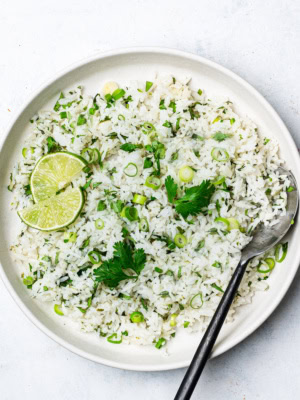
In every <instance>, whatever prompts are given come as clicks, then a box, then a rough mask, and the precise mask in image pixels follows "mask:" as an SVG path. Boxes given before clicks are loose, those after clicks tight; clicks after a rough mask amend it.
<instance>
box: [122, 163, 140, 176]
mask: <svg viewBox="0 0 300 400" xmlns="http://www.w3.org/2000/svg"><path fill="white" fill-rule="evenodd" d="M123 171H124V174H125V175H127V176H130V177H131V178H133V177H134V176H137V173H138V167H137V165H136V164H134V163H129V164H127V165H126V167H125V168H124V170H123Z"/></svg>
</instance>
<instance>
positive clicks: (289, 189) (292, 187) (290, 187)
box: [286, 186, 295, 193]
mask: <svg viewBox="0 0 300 400" xmlns="http://www.w3.org/2000/svg"><path fill="white" fill-rule="evenodd" d="M294 190H295V188H294V186H289V187H288V188H287V190H286V191H287V192H289V193H290V192H293V191H294Z"/></svg>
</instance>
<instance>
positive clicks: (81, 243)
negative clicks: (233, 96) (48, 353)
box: [9, 76, 289, 349]
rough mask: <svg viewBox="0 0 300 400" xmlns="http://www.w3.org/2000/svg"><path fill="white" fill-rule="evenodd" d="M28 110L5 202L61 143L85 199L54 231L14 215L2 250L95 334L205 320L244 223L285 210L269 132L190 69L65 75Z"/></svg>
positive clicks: (199, 324)
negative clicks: (123, 78) (79, 79)
mask: <svg viewBox="0 0 300 400" xmlns="http://www.w3.org/2000/svg"><path fill="white" fill-rule="evenodd" d="M31 122H32V133H31V135H30V136H29V137H28V138H27V140H26V143H25V144H24V148H23V151H22V156H21V155H20V161H19V162H18V164H17V165H16V166H15V168H14V170H13V171H12V175H11V181H10V184H9V189H10V190H11V191H13V196H14V200H13V206H14V207H15V208H16V210H17V211H19V212H21V211H22V210H24V209H25V208H27V207H30V206H32V205H33V198H32V193H31V189H32V188H31V186H30V175H31V173H32V171H33V169H34V168H35V166H36V164H37V162H38V161H39V160H40V159H41V157H42V156H45V155H46V154H50V153H51V154H52V153H53V154H54V153H56V152H60V151H65V152H68V153H72V154H75V155H77V156H81V157H82V158H84V159H85V160H86V164H87V166H86V167H84V168H83V169H82V171H81V172H80V173H79V174H77V175H76V177H74V178H73V179H72V181H70V182H67V181H66V182H65V185H64V186H62V192H64V191H68V190H71V188H76V187H80V188H81V189H82V191H83V193H84V197H85V204H84V205H83V208H82V210H81V211H80V213H79V214H78V215H77V217H76V220H75V222H73V223H72V224H71V225H69V226H66V227H64V228H62V229H59V230H58V231H53V232H42V231H40V230H37V229H33V228H31V227H29V226H27V225H26V224H24V223H22V225H21V230H20V235H19V236H18V238H17V239H16V242H15V243H14V244H13V246H12V247H11V250H12V252H13V255H14V257H15V260H16V262H17V263H18V264H19V265H20V275H21V279H22V280H23V283H24V284H25V285H26V286H27V288H28V290H29V291H30V294H31V295H32V297H33V298H35V299H36V300H38V301H43V302H51V303H52V304H53V312H56V314H57V316H56V317H57V318H71V319H73V320H74V321H76V322H77V323H78V329H82V330H83V331H85V332H93V333H94V334H97V335H98V336H99V340H108V342H110V343H113V344H119V343H121V342H123V343H136V344H143V345H151V346H155V347H156V348H157V349H160V348H162V347H163V346H165V345H166V343H167V342H168V341H169V340H176V339H173V337H174V336H175V334H176V331H177V330H178V329H186V330H188V331H190V332H192V331H197V330H202V329H204V328H205V327H206V326H207V325H208V323H209V320H210V317H211V316H212V315H213V313H214V311H215V309H216V307H217V305H218V302H219V300H220V297H221V296H222V293H223V291H224V290H225V289H226V286H227V284H228V282H229V280H230V277H231V274H232V272H233V270H234V269H235V267H236V265H237V263H238V262H239V259H240V255H241V249H242V248H243V247H244V246H245V245H246V244H247V243H248V242H249V241H250V240H251V232H252V231H253V229H254V228H255V227H256V226H257V225H258V224H259V223H260V222H263V223H265V224H270V225H272V224H274V223H276V218H277V217H278V216H279V215H284V214H285V208H286V200H287V193H286V191H287V190H288V188H289V182H288V180H287V178H286V177H284V176H279V174H278V172H277V168H278V166H279V165H280V164H282V160H280V158H279V156H278V145H277V143H276V142H275V141H274V140H273V139H268V138H265V137H264V136H263V133H259V132H258V131H257V128H256V126H255V124H254V123H253V122H252V121H250V120H249V119H248V118H241V117H239V116H238V115H237V114H236V113H235V112H234V107H233V104H232V103H231V102H230V101H229V100H228V99H224V98H223V99H218V98H216V99H211V98H210V97H209V96H207V95H206V93H205V92H204V91H203V88H201V89H199V90H198V89H197V90H196V91H194V90H192V89H191V86H190V85H189V79H185V78H184V79H179V78H177V77H176V78H174V77H172V76H167V77H158V78H156V79H155V80H154V81H147V82H130V84H129V85H128V86H126V85H122V86H119V85H118V84H117V83H116V82H108V83H106V84H105V85H104V87H103V88H102V90H100V93H90V94H88V93H85V92H84V91H83V90H82V88H81V87H78V88H76V89H74V90H71V91H69V92H67V91H65V92H63V93H61V94H60V96H59V98H58V99H57V102H56V103H55V105H54V107H53V108H52V109H50V110H46V111H41V112H39V113H38V115H36V116H34V117H33V118H32V121H31ZM21 157H22V158H21ZM58 168H59V166H58ZM54 196H59V194H55V195H54ZM277 250H278V249H277ZM284 251H286V247H285V248H284ZM266 257H267V258H266ZM270 259H271V260H273V261H272V262H271V261H270ZM265 260H269V261H265ZM271 265H272V268H271ZM274 266H275V258H274V251H271V252H269V253H268V254H267V255H265V256H263V257H260V258H257V259H255V260H254V261H252V263H251V267H249V268H248V270H247V272H246V274H245V277H244V280H243V282H242V284H241V286H240V289H239V292H238V296H237V297H236V300H235V302H234V304H233V305H232V307H231V309H230V311H229V315H228V318H227V321H231V320H232V319H233V317H234V313H235V311H236V308H237V307H239V306H241V305H243V304H247V303H250V302H251V298H252V296H253V295H254V294H255V292H256V291H257V290H266V289H267V288H268V284H267V278H268V276H269V274H270V273H271V270H272V269H273V268H274ZM275 268H276V267H275Z"/></svg>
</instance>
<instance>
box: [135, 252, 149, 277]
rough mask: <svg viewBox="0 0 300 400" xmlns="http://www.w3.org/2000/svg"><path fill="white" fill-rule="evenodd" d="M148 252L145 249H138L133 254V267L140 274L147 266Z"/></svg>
mask: <svg viewBox="0 0 300 400" xmlns="http://www.w3.org/2000/svg"><path fill="white" fill-rule="evenodd" d="M145 263H146V254H145V251H144V250H143V249H138V250H136V251H135V252H134V254H133V264H134V265H133V266H132V269H133V270H134V271H135V272H136V273H137V274H138V275H139V274H140V273H141V272H142V270H143V269H144V267H145Z"/></svg>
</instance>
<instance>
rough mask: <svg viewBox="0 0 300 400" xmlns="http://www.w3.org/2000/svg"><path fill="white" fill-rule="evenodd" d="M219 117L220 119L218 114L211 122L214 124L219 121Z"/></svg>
mask: <svg viewBox="0 0 300 400" xmlns="http://www.w3.org/2000/svg"><path fill="white" fill-rule="evenodd" d="M220 119H222V117H220V115H218V116H217V117H216V118H215V119H214V120H213V122H212V123H213V124H215V123H216V122H218V121H220Z"/></svg>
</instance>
